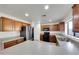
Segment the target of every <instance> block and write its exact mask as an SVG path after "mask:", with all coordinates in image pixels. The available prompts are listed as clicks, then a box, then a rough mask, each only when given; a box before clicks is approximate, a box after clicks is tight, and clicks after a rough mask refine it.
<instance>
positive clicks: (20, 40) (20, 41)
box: [16, 39, 24, 44]
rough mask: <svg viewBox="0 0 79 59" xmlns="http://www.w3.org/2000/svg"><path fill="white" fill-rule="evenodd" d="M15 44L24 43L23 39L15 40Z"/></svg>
mask: <svg viewBox="0 0 79 59" xmlns="http://www.w3.org/2000/svg"><path fill="white" fill-rule="evenodd" d="M16 41H17V44H19V43H22V42H24V39H17V40H16Z"/></svg>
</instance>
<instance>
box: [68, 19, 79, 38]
mask: <svg viewBox="0 0 79 59" xmlns="http://www.w3.org/2000/svg"><path fill="white" fill-rule="evenodd" d="M67 34H68V35H72V36H75V37H78V38H79V32H73V21H72V20H69V21H68V22H67Z"/></svg>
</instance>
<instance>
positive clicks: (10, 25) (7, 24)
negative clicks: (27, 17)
mask: <svg viewBox="0 0 79 59" xmlns="http://www.w3.org/2000/svg"><path fill="white" fill-rule="evenodd" d="M22 26H29V24H27V23H23V22H19V21H15V20H13V19H9V18H6V17H0V32H2V31H3V32H10V31H11V32H12V31H20V30H21V27H22Z"/></svg>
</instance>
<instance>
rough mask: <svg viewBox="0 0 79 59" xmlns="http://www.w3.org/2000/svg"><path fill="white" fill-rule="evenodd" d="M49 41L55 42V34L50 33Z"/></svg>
mask: <svg viewBox="0 0 79 59" xmlns="http://www.w3.org/2000/svg"><path fill="white" fill-rule="evenodd" d="M49 41H50V42H52V43H57V38H56V36H55V35H50V37H49Z"/></svg>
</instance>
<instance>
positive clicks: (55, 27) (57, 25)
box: [51, 24, 59, 31]
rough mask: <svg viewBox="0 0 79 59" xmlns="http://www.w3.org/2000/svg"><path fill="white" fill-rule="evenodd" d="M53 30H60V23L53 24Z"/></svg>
mask: <svg viewBox="0 0 79 59" xmlns="http://www.w3.org/2000/svg"><path fill="white" fill-rule="evenodd" d="M51 27H52V29H51V30H52V31H59V24H55V25H52V26H51Z"/></svg>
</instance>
